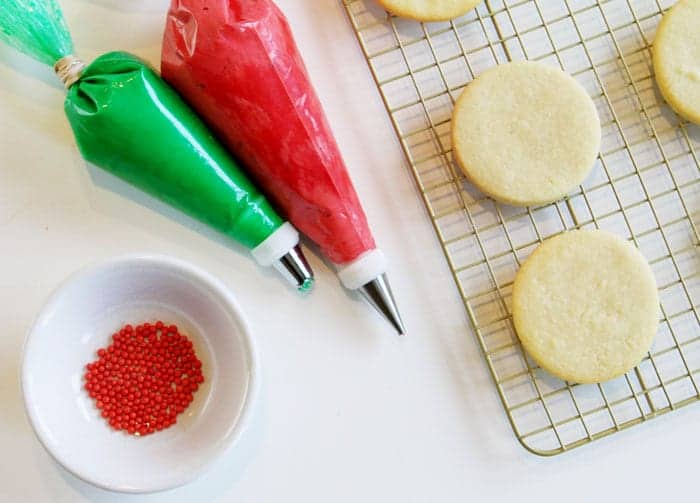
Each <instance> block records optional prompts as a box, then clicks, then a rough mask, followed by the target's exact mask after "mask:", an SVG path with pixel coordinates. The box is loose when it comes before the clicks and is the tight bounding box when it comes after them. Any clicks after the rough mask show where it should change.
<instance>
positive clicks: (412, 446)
mask: <svg viewBox="0 0 700 503" xmlns="http://www.w3.org/2000/svg"><path fill="white" fill-rule="evenodd" d="M62 3H63V6H64V9H65V11H66V16H67V18H68V22H69V24H70V26H71V27H72V30H73V34H74V38H75V42H76V46H77V47H78V48H79V49H78V50H79V54H80V55H81V56H82V57H83V58H84V59H87V60H89V59H91V58H93V57H95V56H97V55H99V54H100V53H103V52H106V51H108V50H114V49H123V50H127V51H130V52H134V53H136V54H138V55H140V56H142V57H144V58H146V59H147V60H149V61H150V62H152V63H153V64H154V65H157V63H158V59H159V46H160V37H161V33H162V26H163V18H164V13H165V10H166V8H167V1H166V0H64V1H63V2H62ZM279 4H280V6H281V7H282V8H283V10H284V11H285V12H286V14H287V15H288V17H289V20H290V22H291V24H292V27H293V29H294V31H295V33H296V34H297V39H298V43H299V45H300V47H301V50H302V51H303V54H304V56H305V58H306V62H307V65H308V67H309V72H310V74H311V77H312V79H313V81H314V84H315V85H316V87H317V90H318V92H319V94H320V96H321V99H322V101H323V103H324V104H325V106H326V108H327V112H328V115H329V118H330V121H331V123H332V124H333V127H334V130H335V132H336V134H337V137H338V141H339V143H340V146H341V148H342V150H343V153H344V155H345V157H346V160H347V162H348V165H349V166H350V169H351V173H352V176H353V179H354V181H355V183H356V186H357V189H358V192H359V193H360V196H361V198H362V200H363V202H364V204H365V209H366V211H367V214H368V216H369V218H370V221H371V223H372V225H373V228H374V231H375V234H376V237H377V240H378V242H379V243H380V245H381V247H382V248H383V249H384V251H385V252H386V254H387V255H388V256H389V257H390V258H391V260H392V263H391V271H390V276H391V281H392V284H393V286H394V289H395V293H396V296H397V299H398V302H399V303H400V306H401V309H402V312H403V316H404V319H405V322H406V325H407V327H408V331H409V335H408V337H406V338H404V339H400V338H398V337H396V336H395V335H394V334H393V333H392V330H391V328H390V327H389V326H388V325H387V324H385V323H384V322H383V321H382V320H381V319H380V318H379V317H378V316H376V315H375V314H374V313H373V312H372V311H371V309H370V308H369V307H368V306H366V305H365V304H363V303H362V302H361V301H359V300H358V299H356V298H354V297H353V296H351V295H349V294H347V293H346V292H345V291H343V289H342V288H341V287H340V285H339V284H338V281H337V279H336V278H335V276H334V275H333V274H332V273H331V272H330V270H329V269H328V267H327V266H326V265H325V264H324V263H323V262H321V261H320V260H319V259H317V258H316V257H315V256H311V257H310V258H311V261H312V265H313V267H314V269H315V271H316V273H317V276H318V282H317V285H316V290H315V293H314V294H313V295H311V296H310V297H308V298H304V297H300V296H299V295H298V294H296V293H295V292H294V291H292V290H291V289H289V288H286V287H285V286H284V285H283V283H282V282H281V281H280V279H279V278H278V277H277V276H276V275H275V274H274V273H271V272H265V271H262V270H261V269H259V268H257V266H255V265H254V263H253V261H252V260H251V259H250V258H249V257H247V256H246V255H245V254H244V253H242V252H241V250H240V249H238V248H236V247H235V246H228V245H226V244H225V243H224V241H222V240H216V239H212V236H211V235H203V234H202V233H201V232H200V231H201V230H202V229H201V228H200V227H199V226H196V225H194V224H192V223H191V222H189V221H186V220H185V219H183V218H178V219H177V221H175V220H173V219H172V218H170V217H171V216H172V214H169V213H168V212H165V213H168V214H167V215H164V214H163V212H162V211H161V212H154V211H152V210H150V209H148V208H147V207H146V206H155V207H156V208H157V209H159V208H160V207H159V206H158V205H153V203H152V202H151V201H149V200H146V199H144V198H143V197H141V196H139V195H138V194H136V193H135V192H133V191H130V190H128V189H126V188H125V187H124V186H121V185H120V184H115V183H114V182H112V181H111V180H109V179H106V178H104V177H100V176H99V175H98V174H96V173H92V174H91V172H90V171H88V168H87V167H86V165H85V163H84V161H83V160H82V159H81V158H80V155H79V154H78V152H77V150H76V148H75V145H74V141H73V139H72V134H71V132H70V130H69V127H68V125H67V123H66V120H65V118H64V115H63V111H62V101H63V96H64V93H63V91H62V89H61V88H60V87H59V85H58V84H57V82H56V81H55V79H54V77H53V75H52V73H51V71H50V70H48V69H44V68H42V67H41V66H40V65H38V64H35V63H33V62H32V61H30V60H29V59H28V58H25V57H22V56H18V55H17V54H16V53H14V52H13V51H11V50H9V49H6V48H4V47H3V48H0V259H1V262H0V306H2V307H1V308H0V330H1V332H2V333H0V501H3V502H4V501H8V502H15V501H109V502H112V501H127V502H130V501H168V502H177V501H183V502H184V501H187V502H190V501H198V502H199V501H214V500H216V501H232V502H233V501H235V502H277V501H299V502H305V503H308V502H359V501H366V502H375V501H377V502H388V501H401V502H413V501H415V502H425V501H439V502H449V501H468V500H470V499H471V500H476V499H477V498H479V499H483V500H486V501H509V500H517V501H521V502H522V501H538V502H542V501H568V502H570V501H592V500H593V499H594V498H595V499H598V500H600V501H612V500H613V499H614V498H615V499H619V500H621V501H630V500H632V499H633V498H634V499H636V500H637V501H651V500H652V499H657V498H661V497H663V498H665V499H664V500H665V501H673V499H674V498H678V499H680V498H681V497H684V498H685V499H686V500H688V501H694V500H696V499H697V498H698V489H697V487H698V486H697V466H698V464H697V459H698V453H700V435H699V434H698V427H697V426H696V425H697V422H698V420H700V406H691V407H689V408H686V409H684V410H681V411H679V412H677V413H674V414H671V415H667V416H665V417H663V418H661V419H658V420H654V421H652V422H650V423H647V424H644V425H641V426H638V427H635V428H633V429H631V430H628V431H626V432H624V433H621V434H618V435H615V436H613V437H611V438H607V439H605V440H602V441H599V442H596V443H595V444H593V445H589V446H586V447H583V448H581V449H577V450H575V451H573V452H570V453H567V454H564V455H561V456H557V457H555V458H551V459H544V458H538V457H536V456H533V455H532V454H529V453H528V452H526V451H525V450H524V449H523V448H522V447H520V445H519V444H518V443H517V441H516V439H515V437H514V435H513V433H512V431H511V430H510V426H509V424H508V422H507V420H506V416H505V413H504V412H503V409H502V407H501V404H500V402H499V400H498V397H497V394H496V391H495V388H494V386H493V385H492V383H491V380H490V377H489V375H488V372H487V368H486V365H485V363H484V361H483V359H482V358H481V355H480V353H479V350H478V347H477V345H476V342H475V339H474V338H473V336H472V334H471V332H470V328H469V323H468V320H467V318H466V314H465V312H464V310H463V308H462V305H461V302H460V301H459V296H458V293H457V290H456V288H455V287H454V285H453V283H452V279H451V276H450V274H449V271H448V269H447V267H446V264H445V261H444V259H443V257H442V254H441V251H440V248H439V245H438V242H437V239H436V238H435V237H434V234H433V231H432V228H431V225H430V221H429V219H428V218H427V216H426V213H425V210H424V208H423V206H422V203H421V202H420V200H419V196H418V192H417V190H416V188H415V187H414V184H413V181H412V178H411V177H410V175H409V171H408V169H407V168H406V166H405V163H404V160H403V157H402V155H401V153H400V150H399V145H398V142H397V141H396V139H395V137H394V133H393V130H392V129H391V126H390V123H389V120H388V118H387V116H386V113H385V111H384V109H383V107H382V105H381V102H380V99H379V96H378V93H377V91H376V89H375V88H374V85H373V82H372V80H371V78H370V74H369V71H368V69H367V67H366V64H365V62H364V60H363V59H362V56H361V53H360V50H359V48H358V46H357V44H356V41H355V39H354V36H353V33H352V31H351V28H350V25H349V22H348V21H347V19H346V17H345V13H344V10H343V7H342V5H341V2H340V0H313V1H312V0H279ZM94 182H97V185H96V184H95V183H94ZM144 205H146V206H144ZM205 234H206V232H205ZM130 252H156V253H167V254H171V255H174V256H176V257H180V258H182V259H185V260H189V261H191V262H194V263H195V264H198V265H200V266H202V267H204V268H205V269H207V270H208V271H210V272H212V273H213V274H215V275H217V276H218V277H220V278H221V279H222V280H223V281H224V282H225V283H226V285H228V286H229V287H230V288H231V290H232V291H233V292H234V293H235V295H236V296H237V298H238V300H239V302H240V304H241V306H242V307H243V309H244V310H245V311H246V312H247V313H248V315H249V319H250V322H251V325H252V327H253V329H254V335H255V338H256V340H257V343H258V347H259V351H260V357H261V363H262V366H263V369H262V380H263V384H262V392H261V394H260V400H259V401H258V403H257V406H256V410H255V413H254V416H253V421H252V425H251V428H250V429H249V430H248V431H247V433H246V434H245V435H244V437H243V438H242V439H241V441H240V442H239V444H238V445H237V446H236V447H235V448H234V449H233V450H232V451H230V452H229V453H228V454H227V455H226V456H225V457H224V458H222V459H221V460H219V461H217V462H216V463H215V464H214V465H213V467H212V469H211V470H210V472H208V473H207V474H205V475H204V476H203V477H202V478H201V479H199V480H198V481H196V482H195V483H193V484H190V485H189V486H186V487H184V488H181V489H178V490H175V491H171V492H168V493H163V494H159V495H148V496H123V495H118V494H112V493H108V492H105V491H102V490H99V489H95V488H93V487H91V486H89V485H87V484H85V483H83V482H81V481H79V480H77V479H75V478H74V477H72V476H71V475H69V474H67V473H66V472H65V471H63V470H62V469H61V468H60V467H58V466H57V465H56V464H55V463H54V462H53V461H52V460H51V459H50V458H49V456H48V455H47V454H46V453H45V452H44V451H43V449H42V448H41V446H40V445H39V443H38V442H37V441H36V440H35V438H34V436H33V434H32V431H31V429H30V427H29V424H28V422H27V420H26V418H25V416H24V412H23V408H22V401H21V395H20V389H19V382H18V372H19V368H18V366H19V362H20V357H21V350H22V342H23V339H24V336H25V333H26V331H27V329H28V327H29V326H30V324H31V321H32V319H33V317H34V316H35V315H36V313H37V312H38V310H39V309H40V307H41V305H42V303H43V302H44V300H45V299H46V297H47V295H48V294H49V293H50V292H51V290H52V289H54V288H55V287H56V286H57V285H58V284H59V283H60V282H61V280H62V279H63V278H65V277H66V276H67V275H68V274H70V273H71V272H73V271H74V270H76V269H78V268H80V267H82V266H84V265H85V264H89V263H93V262H95V261H99V260H100V259H103V258H106V257H110V256H113V255H119V254H124V253H130ZM309 255H311V253H310V252H309ZM48 364H50V362H47V365H48ZM105 455H109V453H105Z"/></svg>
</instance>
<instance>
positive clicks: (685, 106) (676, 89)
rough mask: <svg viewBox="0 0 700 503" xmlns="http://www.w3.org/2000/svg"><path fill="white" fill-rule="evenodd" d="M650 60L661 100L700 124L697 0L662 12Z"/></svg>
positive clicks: (699, 12)
mask: <svg viewBox="0 0 700 503" xmlns="http://www.w3.org/2000/svg"><path fill="white" fill-rule="evenodd" d="M652 59H653V61H654V73H655V74H656V82H657V84H658V86H659V90H660V91H661V94H662V95H663V97H664V99H665V100H666V101H667V102H668V104H669V105H670V106H671V108H673V109H674V110H675V111H676V112H677V113H678V115H680V116H681V117H683V118H684V119H687V120H689V121H691V122H695V123H697V124H700V0H681V1H680V2H678V3H677V4H676V5H674V6H673V8H671V10H670V11H668V12H667V13H666V14H665V15H664V17H663V19H662V20H661V23H660V24H659V28H658V30H657V32H656V38H655V39H654V45H653V47H652Z"/></svg>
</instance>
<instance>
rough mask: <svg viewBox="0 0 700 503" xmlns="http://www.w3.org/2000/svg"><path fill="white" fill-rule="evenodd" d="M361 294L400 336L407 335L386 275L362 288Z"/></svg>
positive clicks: (360, 289)
mask: <svg viewBox="0 0 700 503" xmlns="http://www.w3.org/2000/svg"><path fill="white" fill-rule="evenodd" d="M358 290H359V292H360V293H361V294H362V296H363V297H364V298H365V299H367V302H369V303H370V304H372V306H373V307H374V308H375V309H376V310H377V311H379V313H380V314H381V315H382V316H384V318H386V320H387V321H388V322H389V323H391V325H392V326H393V327H394V328H395V329H396V331H397V332H398V333H399V335H405V333H406V329H405V328H404V326H403V321H402V320H401V314H399V308H398V307H397V306H396V301H395V300H394V294H393V293H392V292H391V286H389V281H387V278H386V274H382V275H381V276H378V277H377V278H375V279H373V280H372V281H370V282H369V283H367V284H366V285H364V286H361V287H360V288H359V289H358Z"/></svg>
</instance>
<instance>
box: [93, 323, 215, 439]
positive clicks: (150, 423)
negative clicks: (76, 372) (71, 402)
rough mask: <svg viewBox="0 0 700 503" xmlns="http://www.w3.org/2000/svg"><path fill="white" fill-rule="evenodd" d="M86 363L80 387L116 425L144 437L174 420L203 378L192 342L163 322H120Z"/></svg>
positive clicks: (188, 401)
mask: <svg viewBox="0 0 700 503" xmlns="http://www.w3.org/2000/svg"><path fill="white" fill-rule="evenodd" d="M97 356H98V358H97V360H95V361H93V362H91V363H88V364H87V365H86V366H85V389H86V390H87V392H88V394H89V395H90V397H92V399H93V400H94V401H95V405H96V406H97V408H98V409H99V410H100V412H101V415H102V417H103V418H105V420H106V421H107V422H108V423H109V425H110V426H111V427H112V428H114V429H115V430H124V431H126V432H127V433H129V434H130V435H137V436H144V435H149V434H151V433H154V432H156V431H160V430H163V429H165V428H168V427H170V426H172V425H173V424H175V423H176V422H177V416H178V414H181V413H182V412H183V411H184V410H185V409H186V408H187V407H188V406H189V405H190V403H192V399H193V393H194V392H196V391H197V389H198V388H199V385H200V384H202V383H203V382H204V375H203V374H202V362H201V361H199V359H198V358H197V355H196V354H195V352H194V347H193V346H192V342H191V341H190V340H189V339H188V338H187V336H185V335H183V334H181V333H180V331H179V329H178V327H177V326H175V325H166V324H165V323H163V322H162V321H157V322H156V323H155V324H151V323H144V324H142V325H138V326H136V327H133V326H131V325H124V327H123V328H122V329H121V330H119V331H118V332H116V333H114V334H113V335H112V344H110V345H109V346H108V347H107V348H102V349H98V350H97Z"/></svg>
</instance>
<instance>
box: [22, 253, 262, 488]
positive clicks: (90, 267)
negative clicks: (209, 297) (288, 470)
mask: <svg viewBox="0 0 700 503" xmlns="http://www.w3.org/2000/svg"><path fill="white" fill-rule="evenodd" d="M127 264H132V265H133V264H139V265H141V266H144V265H146V266H148V265H152V266H160V267H163V266H164V267H167V268H170V269H172V270H175V271H177V272H180V273H182V274H184V275H186V276H187V277H189V278H191V279H194V280H196V281H197V282H199V283H200V284H201V285H203V286H205V287H207V288H209V289H210V290H211V291H212V292H213V293H214V294H215V295H216V296H218V297H219V298H220V300H221V301H222V302H223V305H224V306H225V307H226V308H227V309H228V310H229V311H230V314H231V315H232V316H233V317H234V319H235V320H236V321H237V322H238V323H239V324H240V328H241V335H242V337H241V340H242V342H243V349H244V352H245V355H246V360H247V362H248V365H249V371H248V386H247V390H246V395H245V399H244V401H243V405H242V407H241V413H240V415H239V417H238V421H236V423H235V424H234V425H233V427H232V428H231V429H230V430H229V434H228V436H227V437H226V438H225V440H224V441H223V442H221V444H220V445H219V446H218V447H217V449H216V451H215V452H214V453H213V454H212V456H211V457H210V458H209V459H208V460H206V461H205V462H204V463H203V464H202V465H201V466H200V467H199V468H197V469H195V470H192V471H191V472H189V473H188V474H187V475H186V476H180V477H171V478H169V479H166V480H165V481H164V482H162V483H160V484H150V485H149V484H144V485H142V486H140V487H133V486H121V485H118V484H113V483H110V482H109V481H105V480H103V479H99V478H95V477H90V476H87V475H85V474H83V473H80V471H79V470H76V469H75V467H72V466H71V464H70V460H69V459H67V458H68V456H65V455H62V454H61V453H60V452H56V451H55V450H54V449H52V448H50V447H49V444H48V442H47V439H46V437H45V435H44V434H43V432H42V430H41V428H39V426H38V412H37V411H36V409H35V407H33V406H32V405H31V404H30V403H29V402H30V400H29V399H28V396H27V388H26V387H27V380H28V377H29V368H28V364H27V354H28V353H27V349H28V348H29V346H30V343H31V342H32V340H33V338H34V337H35V332H36V330H37V328H38V326H39V325H40V324H41V323H42V322H43V321H44V320H45V318H46V317H47V316H49V314H50V313H51V311H52V310H53V308H54V307H55V305H56V304H57V303H58V302H59V300H60V298H61V296H62V295H63V293H64V291H65V290H66V289H67V288H68V287H69V286H70V285H71V284H73V283H74V282H76V281H79V280H81V279H83V278H87V277H89V276H91V275H93V274H96V273H99V272H101V271H104V270H107V269H110V268H113V267H115V266H122V265H127ZM259 365H260V363H259V360H258V350H257V348H256V346H255V341H254V338H253V336H252V331H251V328H250V323H249V322H248V319H247V318H246V316H245V314H244V312H243V310H242V309H241V307H240V305H239V304H238V301H237V300H236V298H235V297H234V295H233V294H232V293H231V291H230V290H229V289H228V288H227V287H226V286H225V285H224V284H223V283H222V282H221V280H219V279H217V278H216V277H214V276H213V275H212V274H210V273H209V272H207V271H205V270H204V269H202V268H200V267H199V266H196V265H194V264H192V263H190V262H187V261H185V260H182V259H179V258H175V257H172V256H168V255H163V254H155V253H154V254H152V253H131V254H127V255H120V256H116V257H111V258H107V259H103V260H101V261H98V262H93V263H90V264H87V265H84V266H82V267H81V268H79V269H77V270H76V271H74V272H73V273H71V274H69V275H68V276H67V277H66V278H64V279H63V280H62V281H61V282H60V283H59V284H58V285H57V286H56V287H55V288H54V289H53V290H52V292H51V293H50V294H49V296H48V297H47V300H46V301H45V302H44V304H43V305H42V307H41V309H40V310H39V313H38V314H37V315H36V317H35V318H34V321H33V322H32V323H31V325H30V327H29V329H28V331H27V335H26V337H25V340H24V344H23V346H22V358H21V364H20V387H21V392H22V402H23V405H24V411H25V414H26V415H27V418H28V419H29V424H30V425H31V427H32V430H33V431H34V435H35V436H36V438H37V439H38V440H39V443H40V444H41V445H42V447H43V448H44V450H45V451H46V452H47V453H48V454H49V455H50V456H51V458H53V459H54V461H56V462H57V463H58V464H59V465H60V466H61V467H63V468H64V469H65V470H66V471H68V472H69V473H70V474H71V475H73V476H75V477H77V478H78V479H80V480H82V481H84V482H87V483H89V484H91V485H93V486H96V487H99V488H101V489H105V490H107V491H112V492H118V493H131V494H143V493H155V492H160V491H166V490H169V489H175V488H177V487H181V486H184V485H186V484H188V483H190V482H193V481H194V480H196V479H197V478H199V477H200V476H201V475H203V474H204V473H205V472H206V471H207V470H208V469H209V467H210V466H211V465H212V464H213V462H214V461H216V460H217V459H220V458H221V457H222V456H223V455H224V454H225V453H226V452H228V451H229V450H230V449H231V448H232V447H233V445H234V444H235V443H236V442H238V440H239V438H240V437H241V435H242V434H243V432H244V431H245V430H246V429H247V427H248V424H249V422H250V418H251V415H252V409H253V405H254V404H255V402H256V400H257V396H258V394H259V388H260V382H259V380H260V379H259V372H260V370H259Z"/></svg>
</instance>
